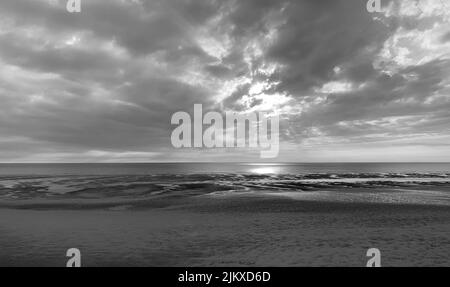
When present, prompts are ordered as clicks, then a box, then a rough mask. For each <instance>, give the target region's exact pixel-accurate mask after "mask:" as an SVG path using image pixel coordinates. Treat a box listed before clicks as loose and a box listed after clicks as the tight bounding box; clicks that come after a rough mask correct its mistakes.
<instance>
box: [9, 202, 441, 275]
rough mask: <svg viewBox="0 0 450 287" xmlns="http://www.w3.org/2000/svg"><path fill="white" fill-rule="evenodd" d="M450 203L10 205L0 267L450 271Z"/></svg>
mask: <svg viewBox="0 0 450 287" xmlns="http://www.w3.org/2000/svg"><path fill="white" fill-rule="evenodd" d="M449 226H450V207H449V206H426V205H422V206H421V205H396V204H363V203H336V202H324V201H301V200H294V199H292V198H286V197H283V196H277V197H273V196H248V195H247V196H242V195H240V196H231V197H222V198H217V197H196V198H192V199H190V200H189V201H184V202H183V203H180V204H176V205H173V206H169V207H159V208H158V207H156V208H155V207H152V206H147V207H145V206H142V205H141V206H139V207H138V208H131V209H130V207H129V206H122V208H120V207H116V208H109V209H104V208H103V207H99V208H94V207H93V206H91V207H90V208H89V209H87V210H86V209H81V210H80V209H78V210H77V209H74V210H61V209H60V208H59V207H55V208H52V209H46V210H33V209H27V208H25V209H24V208H22V209H8V208H2V209H0V233H1V234H2V236H1V237H0V246H2V248H1V250H0V266H61V267H62V266H65V262H66V258H65V252H66V250H67V249H69V248H73V247H75V248H79V249H80V250H81V252H82V263H83V266H365V263H366V261H367V258H366V257H365V252H366V250H367V249H368V248H372V247H375V248H379V249H380V250H381V253H382V264H383V266H448V265H449V264H450V261H449V260H450V257H449V253H448V251H449V250H450V248H449V247H450V239H449Z"/></svg>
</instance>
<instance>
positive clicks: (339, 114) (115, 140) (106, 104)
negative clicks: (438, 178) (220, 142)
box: [0, 0, 450, 161]
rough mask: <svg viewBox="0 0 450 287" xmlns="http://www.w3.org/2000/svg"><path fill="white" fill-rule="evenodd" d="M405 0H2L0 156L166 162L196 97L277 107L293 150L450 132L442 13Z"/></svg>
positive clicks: (225, 106) (227, 105)
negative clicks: (70, 2)
mask: <svg viewBox="0 0 450 287" xmlns="http://www.w3.org/2000/svg"><path fill="white" fill-rule="evenodd" d="M413 2H414V1H408V0H403V1H401V2H392V1H383V3H384V5H385V7H391V8H389V9H391V10H390V11H389V12H387V13H380V14H376V15H373V14H370V13H368V12H367V11H366V1H361V0H302V1H289V0H282V1H272V0H244V1H231V0H230V1H215V0H205V1H196V0H149V1H144V0H143V1H133V0H123V1H122V0H90V1H83V0H82V13H79V14H76V13H75V14H70V13H67V11H66V10H65V4H66V1H63V0H59V1H58V0H2V1H1V2H0V17H1V19H2V20H1V21H0V100H1V102H2V105H1V106H0V120H1V125H0V134H1V140H0V160H6V161H14V160H15V159H16V160H30V161H33V160H36V161H39V160H42V159H45V158H48V159H49V160H52V159H53V160H56V161H64V159H67V160H74V161H77V160H89V159H92V160H108V159H117V160H136V159H142V158H145V159H148V160H155V159H157V160H165V159H169V158H170V159H175V158H176V154H175V153H173V151H172V150H170V149H169V148H168V147H170V139H169V137H170V133H171V128H172V127H171V125H170V118H171V115H172V114H173V113H174V112H176V111H187V112H192V108H193V105H194V104H196V103H202V104H203V105H204V106H205V109H216V110H217V109H219V108H222V111H221V112H224V111H226V110H234V111H239V112H245V111H246V110H268V109H269V110H270V109H272V110H273V111H275V112H280V113H282V123H281V127H282V129H281V132H282V138H283V140H284V141H285V142H286V143H289V144H294V145H296V146H298V147H301V145H302V144H303V143H304V142H308V140H309V139H313V140H317V142H321V139H324V141H323V142H321V143H331V144H333V143H334V142H338V143H341V142H342V141H347V142H377V141H383V140H386V137H389V136H391V137H395V136H397V135H402V136H405V137H410V136H411V137H412V136H413V135H414V136H417V137H422V139H421V142H422V143H423V142H425V140H424V138H426V137H427V135H433V136H439V135H441V136H443V135H448V132H449V131H448V128H447V126H448V124H446V123H448V121H449V113H448V110H449V107H450V101H449V98H448V96H449V94H450V91H449V82H448V79H449V74H450V71H449V66H450V63H449V57H448V55H449V48H448V47H449V46H448V43H449V41H448V38H449V37H448V28H446V23H448V13H445V12H443V11H442V9H440V8H439V7H438V6H436V5H437V4H436V3H434V4H433V5H434V6H433V7H431V6H427V9H422V10H417V9H416V10H417V11H416V10H414V9H415V8H414V7H415V6H414V5H413V4H414V3H413ZM389 3H396V4H395V5H393V6H389V5H388V4H389ZM398 3H401V4H398ZM447 27H448V25H447ZM325 139H326V140H325ZM427 142H429V144H430V145H432V144H435V143H436V142H432V140H429V141H427ZM441 143H442V142H441ZM408 144H411V142H409V143H408ZM169 153H171V154H170V155H169ZM179 156H180V157H181V158H182V159H183V160H187V159H188V160H189V159H191V160H195V159H197V158H198V154H196V153H194V154H189V153H186V154H183V153H180V154H179ZM217 156H218V157H224V156H226V155H224V154H221V155H217ZM192 157H194V158H192ZM237 157H238V158H239V156H237ZM288 159H290V157H289V158H288Z"/></svg>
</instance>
